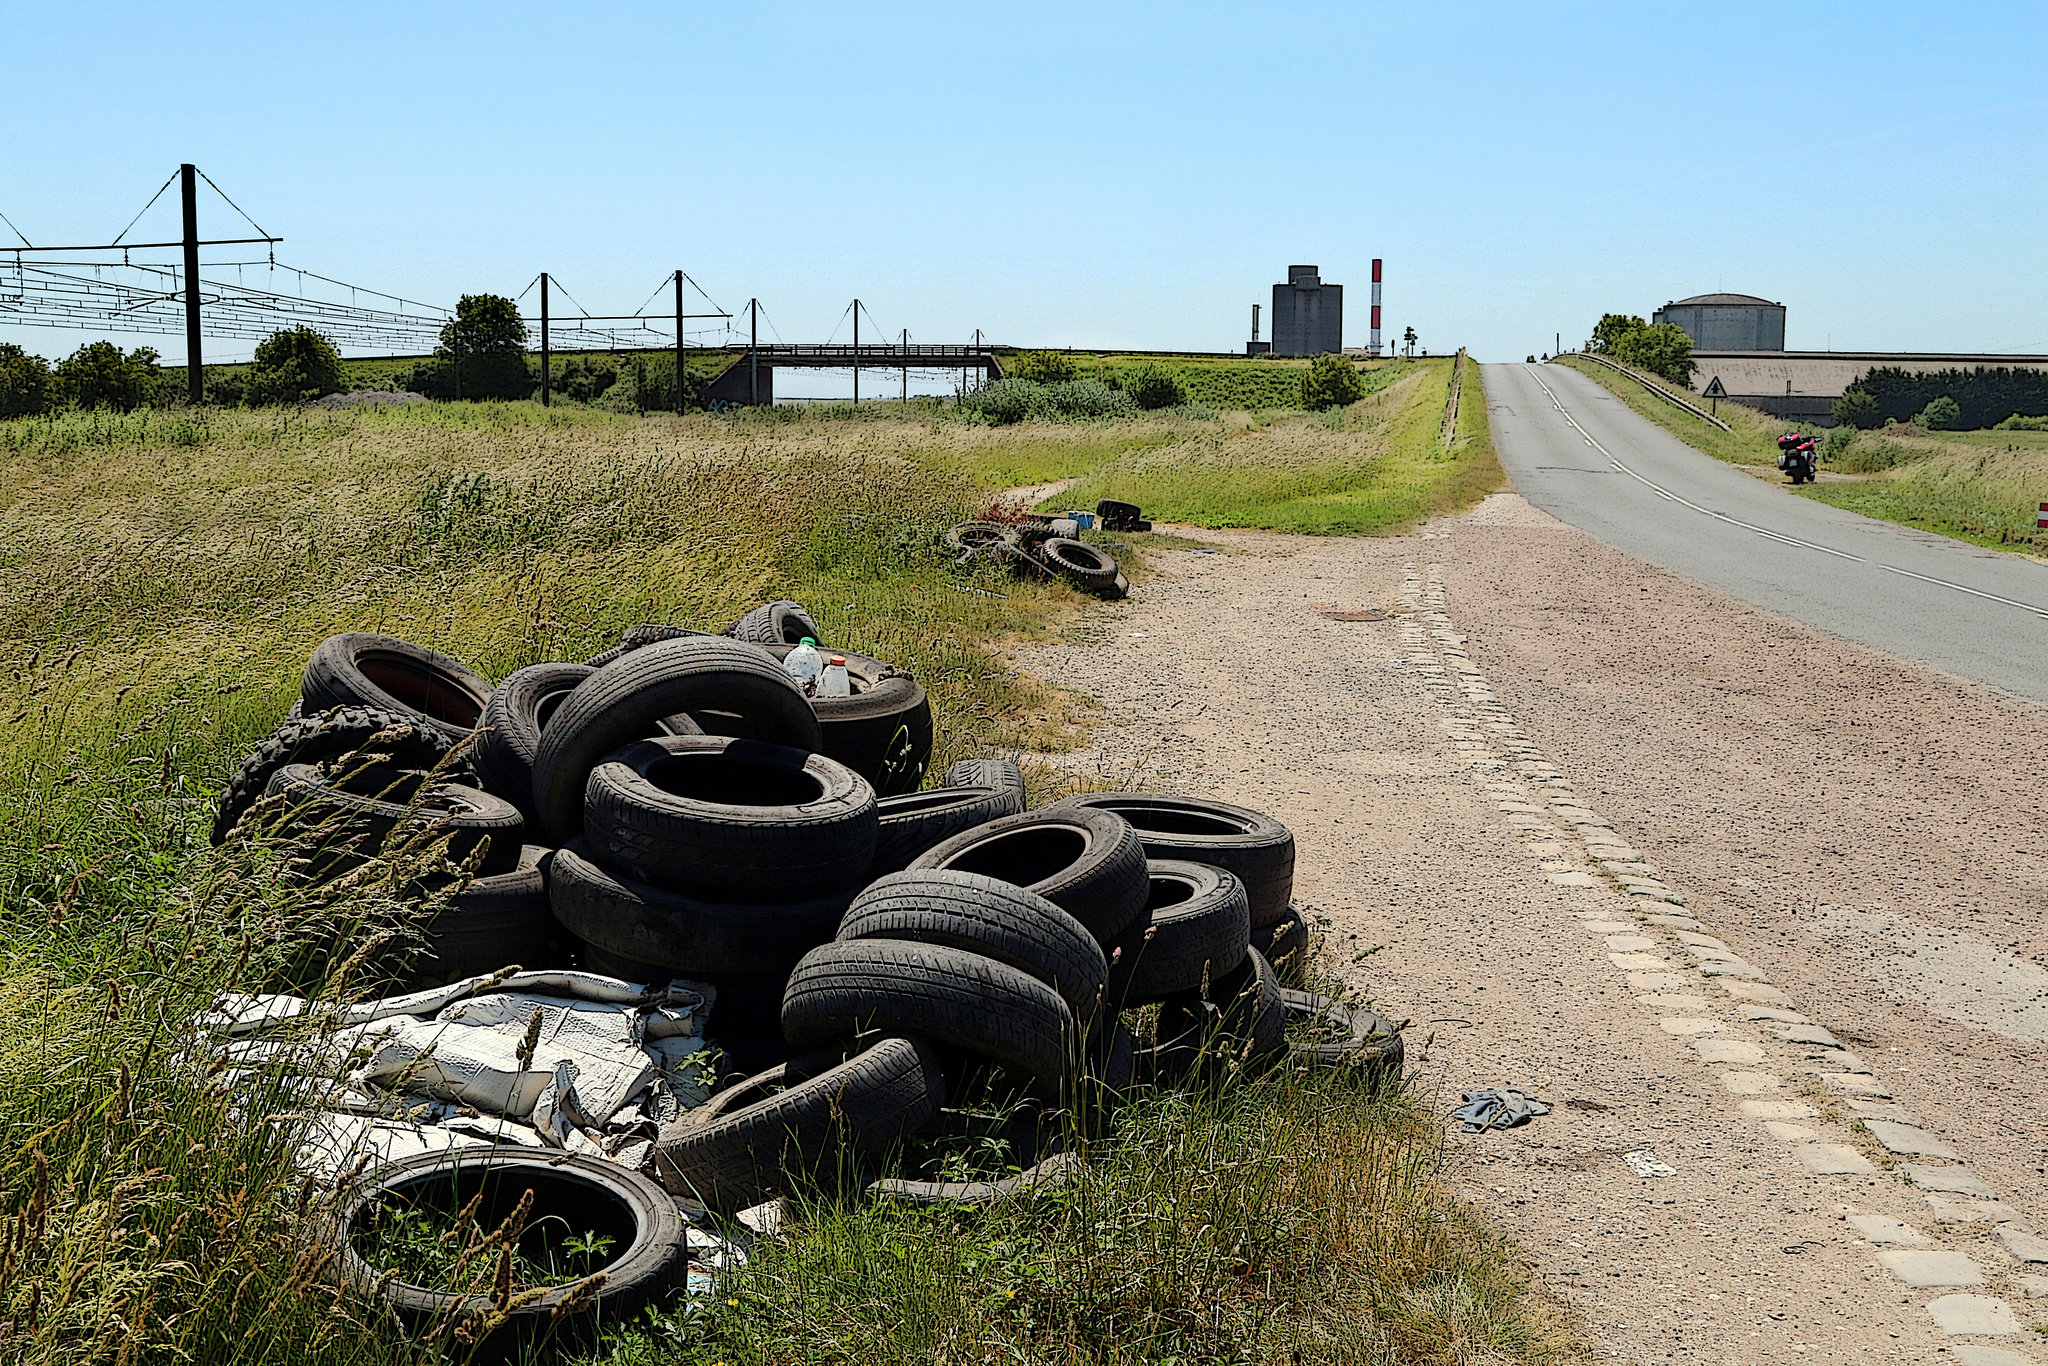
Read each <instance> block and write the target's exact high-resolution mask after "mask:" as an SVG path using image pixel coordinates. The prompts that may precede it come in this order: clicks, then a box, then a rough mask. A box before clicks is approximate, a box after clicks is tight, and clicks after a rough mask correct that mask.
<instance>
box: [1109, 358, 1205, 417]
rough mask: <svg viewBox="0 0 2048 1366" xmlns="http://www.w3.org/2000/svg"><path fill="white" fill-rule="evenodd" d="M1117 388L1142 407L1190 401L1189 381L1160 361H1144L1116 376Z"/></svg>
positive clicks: (1171, 405)
mask: <svg viewBox="0 0 2048 1366" xmlns="http://www.w3.org/2000/svg"><path fill="white" fill-rule="evenodd" d="M1117 383H1118V387H1119V388H1121V389H1122V390H1123V391H1124V392H1125V393H1127V394H1129V395H1130V396H1131V398H1132V399H1134V400H1135V401H1136V402H1137V405H1138V406H1139V407H1140V408H1173V407H1178V406H1179V405H1180V404H1183V403H1186V402H1187V401H1188V386H1187V381H1185V380H1183V379H1182V378H1181V377H1180V375H1179V373H1178V372H1177V371H1173V370H1169V369H1167V368H1166V367H1165V366H1163V365H1161V364H1159V363H1158V362H1157V361H1149V360H1148V361H1141V362H1140V363H1138V364H1137V365H1133V366H1130V367H1128V368H1126V369H1125V370H1124V371H1122V373H1120V374H1119V375H1118V376H1117Z"/></svg>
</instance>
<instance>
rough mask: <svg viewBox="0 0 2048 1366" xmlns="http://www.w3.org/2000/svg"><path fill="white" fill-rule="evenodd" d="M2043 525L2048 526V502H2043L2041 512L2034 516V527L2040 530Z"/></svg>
mask: <svg viewBox="0 0 2048 1366" xmlns="http://www.w3.org/2000/svg"><path fill="white" fill-rule="evenodd" d="M2043 527H2048V503H2043V504H2041V510H2040V512H2038V513H2036V514H2035V516H2034V529H2035V530H2036V531H2039V530H2040V529H2042V528H2043Z"/></svg>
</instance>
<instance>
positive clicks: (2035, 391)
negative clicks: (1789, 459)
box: [1843, 365, 2048, 431]
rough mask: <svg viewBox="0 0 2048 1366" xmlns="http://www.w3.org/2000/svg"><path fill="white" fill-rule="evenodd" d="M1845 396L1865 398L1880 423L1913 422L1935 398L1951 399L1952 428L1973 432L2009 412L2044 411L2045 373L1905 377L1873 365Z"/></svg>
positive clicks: (1988, 371)
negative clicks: (1956, 411) (1954, 419)
mask: <svg viewBox="0 0 2048 1366" xmlns="http://www.w3.org/2000/svg"><path fill="white" fill-rule="evenodd" d="M1849 393H1851V394H1853V393H1866V394H1869V395H1870V397H1871V399H1872V400H1873V401H1874V402H1875V403H1876V405H1877V411H1878V414H1879V418H1880V421H1882V419H1883V418H1888V417H1889V418H1897V419H1898V420H1899V421H1901V422H1909V421H1917V420H1918V415H1919V414H1921V413H1924V412H1925V411H1926V410H1927V406H1928V405H1929V404H1931V403H1933V402H1934V400H1935V399H1937V398H1943V397H1946V398H1951V399H1954V400H1955V403H1956V406H1957V407H1958V408H1959V409H1960V410H1961V413H1960V416H1959V418H1958V420H1957V422H1956V424H1955V427H1956V429H1960V430H1963V431H1979V430H1982V429H1983V428H1985V427H1991V426H1995V425H1996V424H1998V423H2000V422H2002V421H2004V420H2005V419H2006V418H2008V417H2011V416H2012V415H2013V414H2014V413H2040V412H2048V370H2021V369H2016V368H2013V367H2010V366H1996V367H1991V366H1982V365H1980V366H1978V367H1976V368H1975V369H1972V370H1960V369H1957V370H1934V371H1927V372H1923V373H1921V374H1908V373H1907V372H1906V371H1904V370H1902V369H1900V368H1899V367H1897V366H1889V365H1888V366H1879V367H1878V368H1877V369H1875V370H1871V371H1870V372H1868V373H1867V374H1865V375H1864V376H1863V377H1862V378H1861V379H1859V380H1857V381H1856V382H1855V383H1854V384H1852V385H1850V386H1849ZM1847 396H1848V395H1847V394H1845V395H1843V397H1845V398H1846V397H1847Z"/></svg>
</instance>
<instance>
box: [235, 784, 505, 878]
mask: <svg viewBox="0 0 2048 1366" xmlns="http://www.w3.org/2000/svg"><path fill="white" fill-rule="evenodd" d="M342 781H345V782H347V783H348V784H349V786H348V787H345V788H344V787H339V786H336V785H335V782H334V781H331V780H330V779H329V778H328V776H327V775H326V774H325V773H323V772H322V771H321V770H320V769H319V768H317V767H315V766H314V765H311V764H286V765H285V766H284V767H283V768H280V769H279V770H278V771H277V773H276V774H275V775H274V776H273V777H272V778H271V780H270V786H269V788H268V790H267V792H266V795H275V796H281V797H282V798H283V799H284V807H285V811H284V813H283V814H282V815H281V816H280V818H279V822H278V828H279V829H280V830H281V831H283V832H286V833H290V834H295V835H300V836H303V837H305V838H308V839H310V840H312V841H313V843H314V846H315V847H316V849H317V850H318V853H317V855H316V856H315V860H314V862H315V864H316V866H321V867H324V869H325V872H326V873H327V874H329V875H331V874H332V873H335V872H339V871H342V870H343V869H345V868H347V867H351V866H354V865H355V864H356V863H358V862H360V860H361V859H363V858H367V857H371V856H374V855H376V854H378V853H380V852H382V851H384V850H385V849H386V847H387V846H388V845H389V844H391V843H392V841H394V840H395V839H396V840H408V839H411V838H414V837H418V836H426V837H428V838H432V839H439V838H441V837H442V836H446V837H447V840H448V850H447V853H448V859H449V861H450V862H451V863H464V862H466V861H467V860H468V859H469V858H470V856H471V855H472V854H474V853H475V852H476V850H477V848H478V847H479V846H482V845H485V844H488V846H489V847H488V848H487V849H485V851H484V855H483V859H482V861H481V862H480V863H479V864H478V865H477V869H476V872H477V875H478V876H479V877H491V876H494V875H496V874H499V873H509V872H512V871H513V870H514V869H516V868H517V867H518V866H519V851H520V848H521V847H522V840H521V838H520V835H521V832H522V831H523V830H524V828H525V825H526V821H525V818H524V817H522V816H521V815H520V814H519V810H518V808H517V807H515V806H513V805H512V803H510V802H508V801H506V800H505V799H504V798H503V797H494V796H492V795H491V794H490V793H488V792H483V791H480V790H478V789H477V788H473V787H465V786H463V785H461V784H460V783H442V782H434V781H432V775H431V774H426V773H418V772H412V771H408V770H402V769H397V768H393V767H387V766H384V765H373V766H371V767H369V768H366V769H364V770H362V771H360V772H357V773H353V774H350V775H345V776H344V778H343V779H342ZM423 787H424V788H426V789H427V790H426V791H425V792H421V791H420V789H421V788H423ZM366 794H368V795H366Z"/></svg>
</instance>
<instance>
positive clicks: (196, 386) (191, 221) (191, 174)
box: [178, 161, 262, 404]
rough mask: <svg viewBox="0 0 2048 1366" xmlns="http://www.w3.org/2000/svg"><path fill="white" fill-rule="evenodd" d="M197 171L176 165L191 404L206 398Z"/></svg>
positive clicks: (187, 165) (188, 164) (187, 392)
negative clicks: (182, 206) (181, 215)
mask: <svg viewBox="0 0 2048 1366" xmlns="http://www.w3.org/2000/svg"><path fill="white" fill-rule="evenodd" d="M198 175H199V168H198V167H196V166H194V165H193V164H192V163H191V162H189V161H188V162H186V163H185V164H184V165H182V166H180V167H178V191H179V195H180V197H181V198H182V199H183V200H184V201H185V395H186V398H187V399H188V400H189V401H190V402H192V403H193V404H198V403H201V402H204V401H205V398H206V381H205V379H204V378H202V377H201V375H200V373H199V367H200V363H201V362H200V356H199V186H198ZM257 231H258V232H261V231H262V229H261V228H258V229H257Z"/></svg>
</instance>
